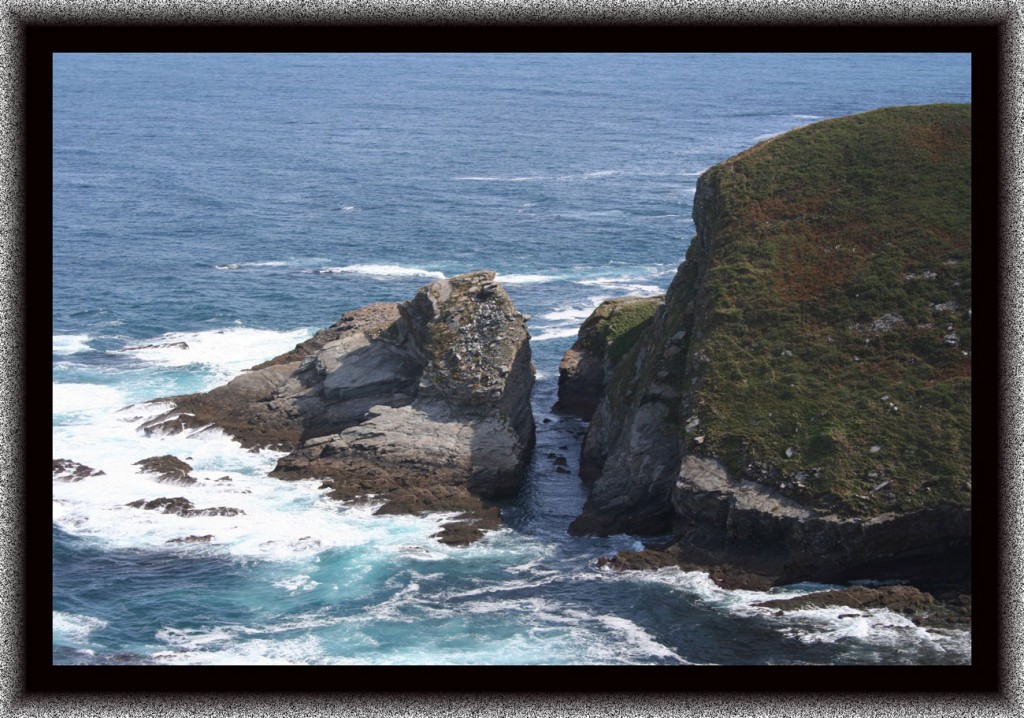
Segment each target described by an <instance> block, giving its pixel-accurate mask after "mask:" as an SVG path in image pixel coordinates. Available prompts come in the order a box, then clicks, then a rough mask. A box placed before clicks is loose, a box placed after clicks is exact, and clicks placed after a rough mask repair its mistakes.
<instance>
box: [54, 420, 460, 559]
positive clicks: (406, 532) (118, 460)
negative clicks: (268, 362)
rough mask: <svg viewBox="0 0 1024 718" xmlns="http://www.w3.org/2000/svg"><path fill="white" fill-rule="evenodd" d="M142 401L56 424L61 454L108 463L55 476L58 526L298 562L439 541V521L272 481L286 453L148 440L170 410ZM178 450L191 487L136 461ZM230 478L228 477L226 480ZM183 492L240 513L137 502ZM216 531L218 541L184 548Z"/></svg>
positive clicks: (217, 440)
mask: <svg viewBox="0 0 1024 718" xmlns="http://www.w3.org/2000/svg"><path fill="white" fill-rule="evenodd" d="M166 408H167V407H166V405H149V404H145V405H139V406H134V407H131V410H130V411H128V412H121V411H116V410H114V409H110V410H106V411H104V410H96V411H95V412H93V414H90V416H89V417H88V421H87V422H82V423H74V424H61V425H57V426H54V428H53V445H54V457H53V458H66V459H71V460H73V461H77V462H79V463H82V464H85V465H87V466H90V467H92V468H94V469H99V470H102V471H103V472H104V474H103V475H99V476H90V477H87V478H85V479H84V480H82V481H77V482H62V481H54V482H53V484H52V486H53V496H54V513H53V520H54V523H55V524H56V525H57V526H59V527H60V528H62V529H63V530H65V531H67V532H69V533H72V534H75V535H79V536H83V537H88V538H92V539H94V540H97V541H101V542H103V543H104V544H105V545H108V546H113V547H118V548H159V549H162V550H166V549H169V548H174V549H175V550H180V551H200V552H204V551H221V552H227V553H229V554H231V555H235V556H242V557H254V558H260V559H263V560H269V561H292V560H298V559H303V558H309V557H313V556H316V555H317V554H319V553H321V552H323V551H325V550H329V549H332V548H337V547H349V546H363V545H366V546H375V547H376V546H387V545H393V544H403V543H404V544H412V543H425V544H430V543H433V541H432V539H430V538H429V537H430V535H431V534H433V533H436V532H437V530H438V521H439V520H441V519H439V518H433V517H417V516H395V517H390V516H388V517H379V516H373V515H372V512H373V507H372V506H367V505H345V504H341V503H339V502H337V501H334V500H332V499H329V498H327V497H326V496H325V493H324V491H323V490H321V489H319V483H318V482H316V481H296V482H288V481H281V480H279V479H275V478H271V477H269V476H268V473H269V472H270V471H271V470H272V469H273V468H274V466H275V464H276V462H277V458H278V457H280V456H281V454H280V453H279V452H273V451H266V450H264V451H261V452H259V453H251V452H249V451H246V450H244V449H242V448H241V447H240V446H239V444H238V443H237V442H235V441H233V440H232V439H231V438H230V437H228V436H226V435H225V434H224V433H223V432H221V431H220V430H211V431H204V432H201V433H198V434H194V435H191V436H190V435H188V434H177V435H168V436H162V437H147V436H145V435H142V434H140V433H139V432H138V431H137V430H136V427H137V426H138V425H139V424H141V423H142V422H143V421H145V420H146V419H148V418H150V417H152V416H156V415H157V414H159V413H160V412H161V411H164V410H166ZM165 454H170V455H173V456H176V457H178V458H181V459H183V460H184V461H186V462H187V463H188V464H189V465H191V466H192V467H193V471H192V472H191V474H192V476H193V477H195V478H196V479H197V480H198V481H197V483H195V484H193V485H189V486H177V485H168V484H163V483H159V482H158V481H157V480H156V477H154V476H152V475H150V474H146V473H143V472H140V470H139V467H138V466H137V465H135V462H137V461H139V460H141V459H144V458H147V457H152V456H161V455H165ZM225 477H226V478H229V479H230V481H221V480H220V479H222V478H225ZM161 497H183V498H186V499H188V500H189V501H191V502H192V504H193V506H194V507H195V508H197V509H203V508H215V507H228V508H234V509H239V510H241V511H242V512H244V513H240V514H238V515H235V516H187V517H183V516H179V515H176V514H164V513H161V512H159V511H153V510H144V509H141V508H133V507H130V506H127V504H129V503H130V502H133V501H136V500H138V499H143V500H146V501H149V500H153V499H156V498H161ZM206 535H211V536H212V537H213V539H212V540H211V541H210V542H209V543H194V544H174V543H168V542H173V541H175V540H176V539H181V538H185V537H187V536H206Z"/></svg>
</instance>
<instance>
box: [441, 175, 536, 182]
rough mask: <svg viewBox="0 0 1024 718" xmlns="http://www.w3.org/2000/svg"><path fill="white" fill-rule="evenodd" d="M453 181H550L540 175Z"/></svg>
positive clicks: (479, 177)
mask: <svg viewBox="0 0 1024 718" xmlns="http://www.w3.org/2000/svg"><path fill="white" fill-rule="evenodd" d="M452 179H455V180H459V181H465V182H535V181H537V180H543V179H549V178H547V177H543V176H539V175H531V176H524V177H501V176H497V175H483V176H468V177H453V178H452Z"/></svg>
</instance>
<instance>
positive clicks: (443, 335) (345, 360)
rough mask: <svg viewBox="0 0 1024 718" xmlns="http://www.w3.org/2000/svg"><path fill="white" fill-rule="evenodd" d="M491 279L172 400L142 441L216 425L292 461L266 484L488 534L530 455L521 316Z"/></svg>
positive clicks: (364, 320) (393, 310)
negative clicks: (434, 516)
mask: <svg viewBox="0 0 1024 718" xmlns="http://www.w3.org/2000/svg"><path fill="white" fill-rule="evenodd" d="M494 276H495V275H494V272H489V271H483V272H473V273H470V274H464V275H460V276H457V277H452V278H451V279H441V280H437V281H435V282H433V283H431V284H429V285H427V286H426V287H423V288H422V289H420V291H419V292H418V293H417V294H416V296H415V297H414V298H412V299H411V300H409V301H407V302H403V303H401V304H374V305H370V306H368V307H363V308H361V309H357V310H355V311H352V312H348V313H346V314H345V315H344V316H342V318H341V319H340V320H339V321H338V322H336V323H335V324H333V325H332V326H331V327H329V328H327V329H325V330H322V331H320V332H318V333H317V334H316V335H315V336H314V337H313V338H311V339H309V340H308V341H306V342H303V343H302V344H299V345H298V346H296V348H295V349H293V350H292V351H290V352H287V353H285V354H283V355H281V356H279V357H276V358H274V359H272V360H270V361H268V362H264V363H263V364H260V365H258V366H256V367H253V369H251V370H250V371H248V372H246V373H243V374H242V375H240V376H238V377H236V378H235V379H233V380H232V381H231V382H229V383H228V384H226V385H225V386H222V387H218V388H217V389H214V390H212V391H210V392H206V393H203V394H193V395H189V396H181V397H172V398H171V399H170V401H172V402H173V403H174V404H175V408H174V409H173V410H172V411H170V412H167V413H165V414H164V415H162V416H160V417H158V418H156V419H154V420H152V421H150V422H148V423H147V424H145V425H144V426H143V429H144V430H145V431H147V432H150V433H161V432H168V431H180V430H182V429H183V428H195V427H202V426H207V425H211V424H212V425H214V426H218V427H220V428H222V429H224V430H225V431H227V432H228V433H229V434H231V435H232V436H234V437H235V438H237V439H238V440H239V441H240V442H241V443H242V444H243V446H247V447H273V448H277V449H283V450H286V451H289V453H288V454H287V455H286V456H284V457H282V458H281V459H280V460H279V461H278V464H277V467H276V468H275V469H274V471H273V472H272V475H274V476H277V477H280V478H284V479H305V478H315V479H319V480H321V481H322V482H323V485H324V486H325V487H326V488H329V489H330V495H331V496H333V497H334V498H337V499H344V500H357V499H362V498H363V497H366V496H368V495H372V496H373V501H375V502H382V503H383V505H382V506H381V508H380V509H379V510H378V512H379V513H418V512H423V511H460V512H463V514H464V518H463V519H461V521H462V523H466V524H467V525H469V524H473V525H474V526H476V527H482V526H484V525H485V524H486V525H487V527H488V528H490V527H491V526H490V523H491V518H490V517H491V516H492V513H491V512H490V511H489V510H488V506H487V504H486V503H485V502H486V501H487V500H489V499H497V498H501V497H506V496H511V495H512V494H514V493H515V492H516V491H517V490H518V488H519V485H520V483H521V481H522V479H523V476H524V474H525V470H526V466H527V463H528V460H529V456H530V452H531V451H532V448H533V445H534V420H533V413H532V408H531V405H530V392H531V389H532V387H533V380H534V369H533V364H532V362H531V356H530V346H529V333H528V332H527V329H526V320H525V318H524V316H523V315H522V314H521V313H519V312H518V311H517V310H516V308H515V306H514V305H513V304H512V301H511V299H510V298H509V296H508V294H507V293H506V292H505V290H504V289H503V288H502V287H501V286H500V285H499V284H497V283H495V282H494Z"/></svg>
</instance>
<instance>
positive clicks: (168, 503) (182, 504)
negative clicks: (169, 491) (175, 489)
mask: <svg viewBox="0 0 1024 718" xmlns="http://www.w3.org/2000/svg"><path fill="white" fill-rule="evenodd" d="M127 505H128V506H131V507H132V508H134V509H145V510H146V511H159V512H160V513H163V514H177V515H179V516H184V515H186V514H187V513H188V512H189V511H192V510H193V509H194V505H193V503H192V502H191V501H189V500H188V499H186V498H184V497H183V496H178V497H176V498H173V499H172V498H165V497H161V498H159V499H153V500H151V501H146V500H145V499H138V500H137V501H132V502H131V503H129V504H127Z"/></svg>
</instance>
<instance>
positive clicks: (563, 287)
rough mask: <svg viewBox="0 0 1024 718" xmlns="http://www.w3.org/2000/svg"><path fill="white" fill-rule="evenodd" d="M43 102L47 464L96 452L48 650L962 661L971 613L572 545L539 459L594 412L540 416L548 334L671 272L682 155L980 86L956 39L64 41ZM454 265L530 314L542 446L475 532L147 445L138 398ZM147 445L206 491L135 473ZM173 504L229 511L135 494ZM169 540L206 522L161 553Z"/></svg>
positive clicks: (684, 209)
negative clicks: (696, 48) (791, 602)
mask: <svg viewBox="0 0 1024 718" xmlns="http://www.w3.org/2000/svg"><path fill="white" fill-rule="evenodd" d="M53 88H54V109H53V120H54V136H53V152H54V155H53V163H54V168H53V185H54V189H53V217H54V219H53V222H54V224H53V259H54V262H53V300H54V305H53V306H54V309H53V444H54V458H55V459H56V458H66V459H72V460H74V461H77V462H80V463H83V464H87V465H88V466H90V467H94V468H96V469H100V470H102V471H104V474H103V475H100V476H93V477H89V478H87V479H85V480H83V481H79V482H71V483H67V482H61V481H54V483H53V581H54V595H53V662H54V663H55V664H78V663H88V664H111V663H120V664H140V663H145V664H149V663H154V664H239V665H248V664H277V663H280V664H708V663H713V664H859V663H868V664H935V663H951V664H956V663H966V662H969V661H970V658H971V656H970V636H969V634H968V633H965V632H960V631H945V630H939V629H923V628H918V627H915V626H914V625H913V624H911V623H910V622H909V621H908V620H906V619H905V618H903V617H901V616H899V615H897V614H894V613H890V612H888V611H885V610H870V611H856V610H853V609H849V608H843V609H818V610H809V611H800V612H794V613H791V614H788V615H787V616H785V617H780V616H775V615H774V614H773V613H772V612H771V611H768V610H765V609H761V608H758V607H756V606H754V605H753V604H754V603H756V602H757V601H760V600H765V599H766V598H768V597H769V596H767V595H766V594H764V593H758V592H751V591H727V590H723V589H720V588H718V587H716V586H715V585H714V584H713V583H712V582H711V581H710V580H709V579H708V577H707V576H706V575H704V574H701V573H686V572H682V571H679V570H677V569H663V570H661V571H658V572H651V573H613V572H609V571H606V570H602V569H599V568H597V567H596V559H598V558H599V557H602V556H607V555H610V554H613V553H614V552H616V551H618V550H622V549H627V548H635V547H638V546H639V545H640V540H639V539H638V538H637V537H633V536H613V537H609V538H604V539H599V538H575V537H570V536H568V534H567V533H566V529H567V527H568V524H569V522H570V521H571V520H572V519H573V518H575V516H576V515H577V514H578V513H579V511H580V508H581V507H582V504H583V501H584V499H585V492H584V489H583V487H582V486H581V484H580V482H579V479H578V477H576V475H575V474H568V475H567V474H562V473H558V472H556V471H555V465H554V463H553V460H552V458H551V455H556V456H564V457H566V458H567V460H568V463H569V468H570V469H572V470H573V471H575V470H576V469H577V468H578V466H577V463H576V462H577V457H578V452H579V441H580V437H581V435H582V432H583V431H584V430H585V424H584V423H583V422H580V421H578V420H574V419H569V418H566V417H561V416H558V415H555V414H553V413H552V412H551V406H552V404H553V403H554V401H555V394H556V385H557V377H558V362H559V359H560V358H561V355H562V353H563V352H564V351H565V350H566V349H567V348H568V347H569V346H570V345H571V344H572V341H573V339H574V337H575V334H576V331H577V329H578V327H579V324H580V323H581V322H582V320H583V319H584V318H585V317H586V316H587V315H588V314H589V313H590V311H591V310H592V309H593V308H594V307H595V306H596V305H597V304H598V303H599V302H600V301H601V300H602V299H605V298H607V297H613V296H622V295H627V294H632V295H653V294H658V293H660V292H662V291H664V289H665V288H666V287H667V286H668V283H669V282H670V281H671V279H672V277H673V275H674V273H675V271H676V268H677V266H678V265H679V263H680V262H681V261H682V259H683V257H684V255H685V252H686V248H687V246H688V244H689V241H690V239H691V237H692V236H693V234H694V232H695V229H694V225H693V222H692V219H691V216H690V213H691V210H692V197H693V194H694V188H695V184H696V180H697V177H698V176H699V175H700V173H701V172H703V171H704V170H705V169H707V168H708V167H710V166H711V165H713V164H715V163H717V162H720V161H722V160H725V159H727V158H728V157H730V156H731V155H733V154H736V153H737V152H740V151H742V150H744V149H746V148H747V147H750V146H751V145H753V144H755V143H757V142H759V141H761V140H764V139H767V138H769V137H772V136H774V135H776V134H778V133H781V132H785V131H787V130H790V129H792V128H795V127H798V126H801V125H804V124H807V123H810V122H814V121H817V120H821V119H825V118H830V117H837V116H841V115H847V114H852V113H856V112H862V111H866V110H870V109H873V108H877V107H884V106H892V105H907V104H920V103H931V102H969V101H970V97H971V86H970V58H969V56H967V55H945V54H932V55H917V54H888V55H873V54H835V55H816V54H787V55H757V54H692V55H688V54H649V55H618V54H601V55H557V54H529V55H499V54H493V55H491V54H479V55H477V54H474V55H458V54H454V55H403V54H396V55H364V54H353V55H345V54H337V55H331V54H310V55H304V54H295V55H275V54H264V55H231V54H216V55H189V54H173V55H171V54H145V55H116V54H88V55H85V54H83V55H77V54H64V55H57V56H55V58H54V73H53ZM475 269H493V270H495V271H497V272H498V279H499V280H500V281H502V282H503V283H504V285H505V287H506V288H507V289H508V291H509V293H510V294H511V295H512V298H513V300H514V301H515V303H516V304H517V306H518V307H519V308H520V309H521V310H522V311H523V312H526V313H528V314H530V315H532V319H531V320H530V331H531V335H532V347H533V353H534V361H535V364H536V367H537V379H538V381H537V385H536V388H535V392H534V397H533V403H534V412H535V416H536V418H537V421H538V437H537V438H538V445H537V450H536V453H535V457H534V459H533V462H532V464H531V466H530V469H529V475H528V477H527V480H526V483H525V486H524V489H523V491H522V492H521V495H520V496H519V497H517V498H516V499H514V500H509V501H507V502H506V503H505V504H504V505H503V508H502V513H503V516H504V518H505V524H506V527H505V528H503V529H501V530H500V531H497V532H495V533H492V534H491V535H489V536H488V537H487V538H486V539H484V540H482V541H480V542H478V543H476V544H474V545H472V546H469V547H465V548H451V547H446V546H443V545H441V544H439V543H437V542H436V541H435V540H434V539H432V538H431V534H433V533H435V532H436V531H437V530H438V527H439V525H440V524H441V523H442V522H443V521H444V518H445V517H444V516H426V517H412V516H387V517H383V516H381V517H378V516H373V515H372V510H373V507H372V506H362V505H349V504H341V503H338V502H334V501H331V500H329V499H327V498H326V497H325V496H324V495H323V493H322V492H321V491H320V490H319V489H318V488H317V482H315V481H310V482H283V481H279V480H276V479H272V478H269V477H268V476H267V473H268V472H269V471H270V469H272V468H273V466H274V463H275V460H276V457H277V456H278V455H277V454H274V453H273V452H269V451H263V452H260V453H249V452H247V451H244V450H242V449H241V448H239V446H238V445H237V443H235V442H233V441H231V440H230V439H229V438H228V437H226V436H223V435H219V434H211V433H209V432H206V433H204V434H202V435H201V436H187V435H179V436H166V437H145V436H143V435H141V434H140V433H139V432H138V431H137V427H138V425H139V424H140V423H141V422H142V421H143V420H144V419H145V418H146V417H148V416H151V415H153V414H155V413H157V412H158V411H159V406H156V407H154V406H153V405H148V404H140V402H146V401H148V400H150V399H154V398H157V397H164V396H170V395H174V394H180V393H185V392H193V391H199V390H204V389H208V388H212V387H213V386H216V385H218V384H221V383H224V382H226V381H227V380H228V379H230V378H231V377H232V376H234V375H235V374H237V373H238V372H240V371H242V370H243V369H245V368H247V367H249V366H251V365H253V364H255V363H257V362H258V361H262V360H264V359H267V358H270V357H272V356H274V355H276V354H278V353H281V352H283V351H285V350H287V349H290V348H291V347H292V346H294V345H295V344H296V343H298V342H299V341H302V340H303V339H305V338H306V337H308V336H310V335H311V334H312V333H313V332H314V331H315V330H316V329H317V328H320V327H323V326H326V325H328V324H330V323H331V322H333V321H334V320H336V319H337V318H338V317H339V316H340V315H341V314H342V313H343V312H344V311H346V310H349V309H353V308H356V307H359V306H362V305H364V304H367V303H370V302H375V301H401V300H404V299H407V298H409V297H411V296H412V295H413V294H414V293H415V291H416V289H417V288H419V287H420V286H422V285H424V284H426V283H427V282H429V281H431V280H432V279H434V278H437V277H441V276H451V275H454V274H458V273H461V272H465V271H470V270H475ZM176 342H185V343H186V344H187V346H188V348H187V349H183V348H180V347H176V346H163V347H159V346H158V347H149V348H137V347H146V346H147V345H161V344H163V345H169V344H173V343H176ZM161 454H174V455H176V456H178V457H180V458H183V459H186V460H187V461H188V463H190V464H191V465H192V466H193V467H194V468H195V471H194V472H193V473H194V475H195V476H196V477H198V478H199V479H200V482H199V483H198V484H196V485H195V486H190V487H169V486H167V485H164V484H158V483H155V482H154V481H153V480H152V479H151V477H147V476H146V475H144V474H139V473H137V467H136V466H134V465H133V464H134V462H135V461H138V460H139V459H142V458H146V457H149V456H155V455H161ZM223 477H228V478H230V479H231V480H230V481H222V480H221V481H219V480H218V479H222V478H223ZM178 495H181V496H185V497H187V498H189V499H190V500H191V501H192V502H193V503H194V504H195V505H196V506H197V507H205V506H231V507H235V508H240V509H242V510H243V511H244V512H245V513H244V514H241V515H238V516H234V517H227V516H213V517H193V518H182V517H179V516H167V515H162V514H156V513H154V512H152V511H143V510H139V509H133V508H130V507H127V506H126V505H125V504H127V503H128V502H130V501H134V500H136V499H140V498H143V499H153V498H157V497H160V496H178ZM190 535H195V536H204V535H211V536H212V537H213V538H212V540H211V541H210V542H209V543H193V544H181V543H168V542H169V541H173V540H174V539H178V538H182V537H185V536H190ZM864 578H865V579H870V578H871V577H869V576H866V577H864ZM816 588H820V586H812V585H808V584H802V585H798V586H788V587H783V588H779V589H775V590H773V591H772V592H771V597H773V598H774V597H787V596H794V595H798V594H801V593H805V592H807V591H810V590H813V589H816Z"/></svg>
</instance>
